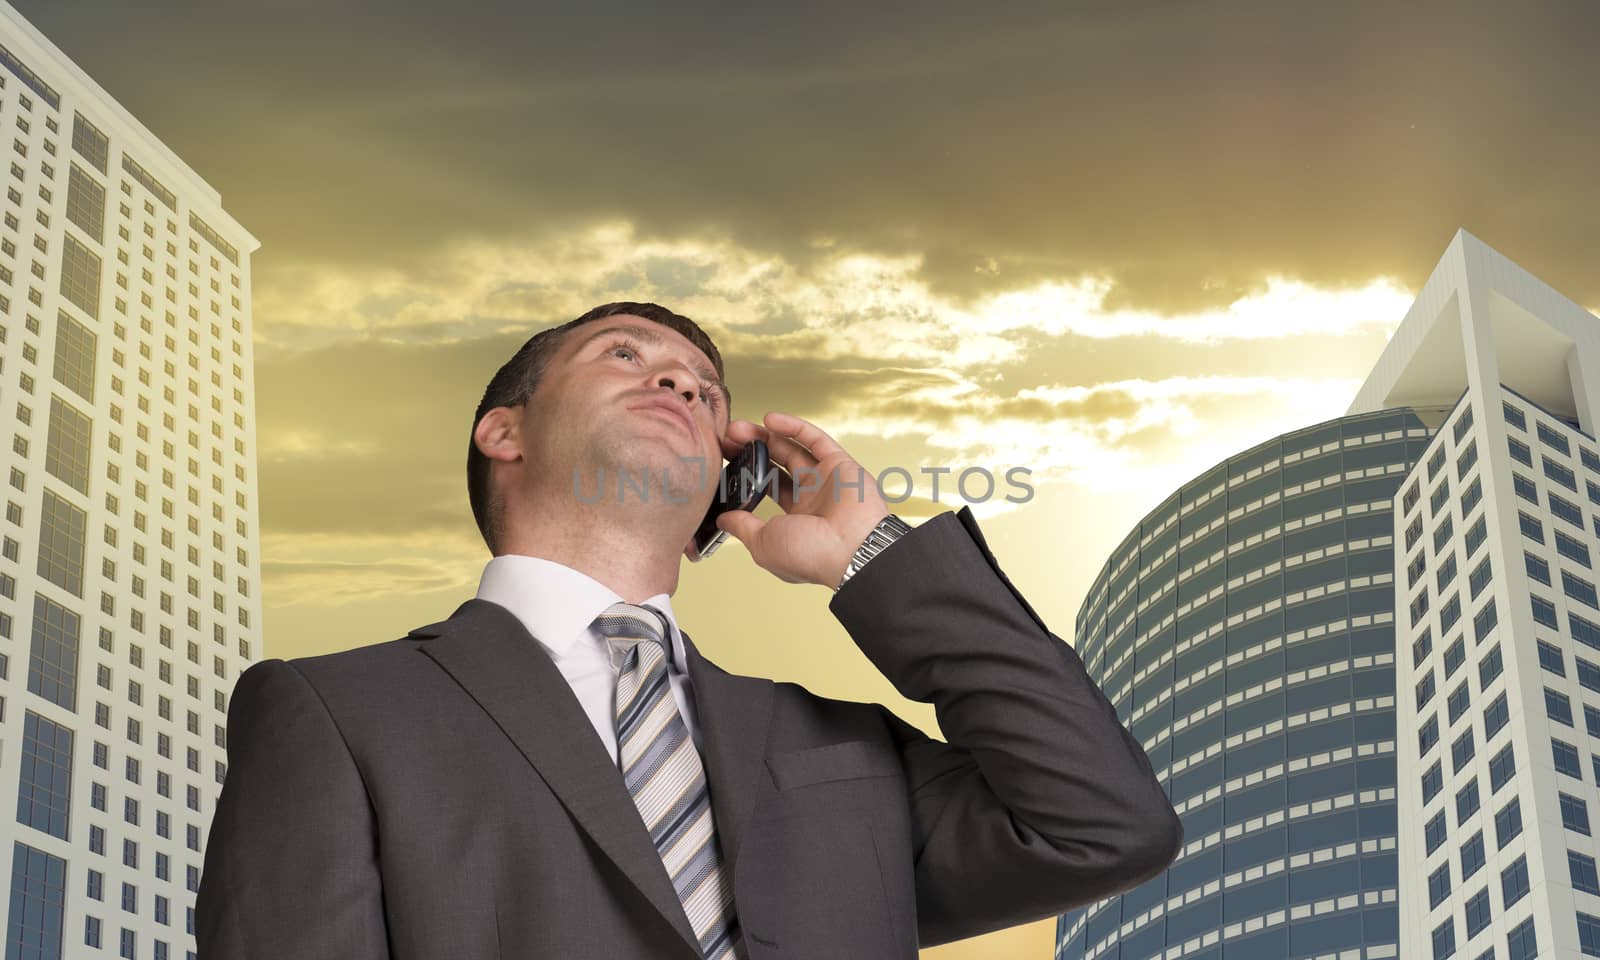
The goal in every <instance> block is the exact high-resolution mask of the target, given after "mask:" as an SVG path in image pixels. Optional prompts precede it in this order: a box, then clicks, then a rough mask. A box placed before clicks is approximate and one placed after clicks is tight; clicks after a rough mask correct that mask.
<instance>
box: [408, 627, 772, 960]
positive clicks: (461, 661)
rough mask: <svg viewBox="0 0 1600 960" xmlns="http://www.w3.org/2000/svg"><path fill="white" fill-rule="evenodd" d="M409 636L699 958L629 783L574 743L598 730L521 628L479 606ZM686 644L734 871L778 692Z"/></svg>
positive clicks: (594, 750)
mask: <svg viewBox="0 0 1600 960" xmlns="http://www.w3.org/2000/svg"><path fill="white" fill-rule="evenodd" d="M410 635H412V636H418V637H422V638H425V639H426V638H431V639H427V642H425V643H423V644H421V645H420V647H419V649H420V650H421V651H422V652H423V653H424V654H426V655H427V656H428V657H430V658H432V659H433V660H434V662H436V663H437V664H438V665H439V666H440V667H441V668H442V669H443V670H444V671H445V672H446V673H448V674H450V676H451V677H453V678H454V679H455V680H456V682H457V683H459V684H460V685H461V687H462V689H464V690H465V691H466V692H467V694H468V695H469V696H471V697H472V698H473V699H474V700H475V701H477V703H478V705H479V706H480V707H482V708H483V710H484V711H485V712H486V713H488V714H489V716H490V717H492V718H493V719H494V720H495V722H496V723H497V724H498V725H499V726H500V728H501V730H503V731H504V732H505V734H506V736H507V737H509V738H510V739H511V741H512V742H513V743H514V744H516V746H517V748H518V749H519V750H520V751H521V752H522V754H523V756H524V757H526V758H527V760H528V762H529V763H530V764H531V765H532V766H533V768H534V770H535V771H536V772H537V774H538V775H539V776H540V778H542V779H543V780H544V781H545V783H546V784H547V785H548V786H549V787H550V789H551V791H552V792H554V793H555V794H556V796H557V797H558V798H559V799H560V800H561V802H562V804H563V806H565V807H566V809H567V811H568V813H569V814H571V816H572V818H573V820H574V821H575V822H576V823H577V825H578V826H579V827H580V828H581V829H582V830H583V831H584V832H585V833H587V834H588V835H589V836H590V838H591V839H592V840H593V841H594V843H595V845H596V846H597V847H599V848H600V850H601V851H603V852H604V853H605V855H606V856H607V857H609V858H610V859H611V861H612V862H613V863H615V864H616V865H617V867H618V868H619V869H620V870H621V872H622V873H623V875H624V876H626V877H627V878H628V880H629V881H630V882H631V883H632V884H633V885H634V886H635V887H636V888H637V889H638V890H639V892H640V893H642V894H643V895H644V897H645V898H646V899H647V900H649V902H650V903H651V904H652V905H654V906H655V908H656V910H657V911H658V912H659V913H660V915H661V917H662V919H663V920H664V922H665V923H667V924H668V925H670V926H671V927H672V929H674V930H676V931H677V933H678V935H679V937H680V938H681V939H683V941H684V944H685V947H686V948H687V949H688V950H689V951H690V952H689V953H688V954H686V956H694V957H698V956H699V948H698V945H697V940H696V938H695V936H694V932H693V930H692V929H691V928H690V926H689V921H688V917H687V916H685V914H684V911H683V905H682V904H681V903H679V901H678V898H677V894H676V893H675V892H674V890H673V887H672V881H671V878H670V877H668V875H667V871H666V867H665V866H664V865H663V864H662V862H661V857H660V854H658V853H657V852H656V849H655V846H654V845H653V844H652V843H651V842H650V836H649V834H648V832H646V830H645V829H644V824H643V823H642V822H641V821H640V819H639V811H638V808H637V807H636V806H635V805H634V802H633V798H632V797H631V796H629V794H628V791H627V789H626V787H624V786H623V782H622V776H621V774H620V773H619V771H618V770H617V768H616V766H615V764H613V763H612V762H611V758H610V757H609V756H608V755H607V753H606V751H605V749H604V747H603V746H602V745H601V744H600V742H599V740H598V738H594V739H590V738H585V737H579V738H577V739H578V740H581V741H582V746H581V747H579V745H578V744H576V743H575V740H574V735H573V732H574V731H580V730H590V729H592V724H591V723H590V720H589V718H588V716H587V715H586V714H585V713H584V712H583V709H582V707H580V706H579V704H578V700H577V698H576V697H575V696H573V693H572V688H571V687H570V686H568V684H567V681H566V679H565V678H564V677H563V676H562V675H561V673H560V672H559V671H558V670H557V669H556V666H555V664H554V662H552V661H551V659H550V657H549V656H548V655H547V653H546V652H545V651H544V650H543V649H542V648H541V647H540V646H539V645H538V643H536V642H535V641H534V639H533V637H532V636H531V635H530V634H529V633H528V630H527V628H526V627H524V626H523V625H522V622H521V621H520V620H519V619H518V618H517V617H516V616H515V615H513V614H512V613H511V612H510V611H509V610H507V609H506V608H505V607H502V606H500V605H499V604H496V603H493V602H490V601H488V600H483V599H479V598H476V597H475V598H473V599H471V600H468V601H466V602H465V603H463V604H462V605H461V606H459V607H457V608H456V610H455V612H454V613H452V614H451V615H450V617H449V618H448V619H446V620H441V621H438V622H436V623H431V624H428V625H427V626H424V627H418V628H417V629H415V630H412V631H411V633H410ZM683 643H684V650H685V656H686V659H687V661H688V669H689V679H690V682H691V684H692V686H693V690H694V698H695V704H696V709H697V713H698V717H699V720H700V729H701V738H702V755H703V757H704V760H705V767H706V777H707V780H708V781H709V788H710V794H711V808H712V815H713V817H714V818H715V821H716V828H717V838H718V842H719V844H720V845H721V847H722V853H723V861H724V864H725V867H726V868H727V869H730V870H736V868H737V857H738V853H739V849H740V847H741V846H742V841H743V838H744V833H745V828H746V826H747V825H748V822H749V819H750V815H751V812H752V810H753V809H754V806H755V798H756V793H757V790H758V787H759V784H760V772H761V768H762V765H763V763H764V758H765V756H766V740H767V728H768V725H769V722H770V719H771V709H772V699H773V684H772V681H770V680H765V679H762V678H759V677H745V676H736V675H734V674H730V673H728V672H726V671H724V670H722V669H721V668H720V667H717V666H716V665H715V664H713V663H711V662H710V661H709V660H706V659H705V658H704V657H702V656H701V655H700V653H699V651H698V650H697V649H696V648H695V646H694V643H693V641H692V640H691V639H690V637H689V635H688V634H687V633H685V634H683ZM734 877H737V873H736V872H735V873H734Z"/></svg>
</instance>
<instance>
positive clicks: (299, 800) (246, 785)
mask: <svg viewBox="0 0 1600 960" xmlns="http://www.w3.org/2000/svg"><path fill="white" fill-rule="evenodd" d="M375 832H376V831H375V819H374V817H373V813H372V808H371V804H370V802H369V800H368V797H367V791H366V787H365V785H364V784H363V782H362V779H361V775H360V771H359V770H358V769H357V767H356V764H355V760H354V758H353V757H352V756H351V754H350V750H349V748H348V747H347V746H346V744H345V741H344V738H343V737H342V736H341V734H340V733H339V730H338V728H337V726H336V725H335V724H334V721H333V717H332V716H331V715H330V714H329V712H328V709H327V707H326V705H325V704H324V703H323V701H322V698H321V697H320V696H319V695H318V693H317V692H316V690H315V689H314V688H313V687H312V686H311V684H310V683H309V682H308V681H307V680H306V678H305V677H304V675H302V674H301V672H300V671H299V669H298V668H296V667H295V666H294V664H292V663H287V662H285V661H283V660H264V661H262V662H260V663H256V664H254V665H252V666H251V667H249V668H248V669H246V670H245V671H244V672H243V673H242V674H240V675H239V679H238V682H237V683H236V684H235V685H234V690H233V699H232V702H231V703H230V704H229V706H228V772H227V776H226V777H225V778H224V781H223V785H222V794H221V796H220V797H219V798H218V800H217V808H216V811H215V814H214V816H213V818H212V821H211V832H210V835H209V837H208V839H207V843H206V852H205V864H204V869H203V872H202V874H201V880H200V890H199V892H198V894H197V896H196V900H195V937H196V941H197V945H198V949H199V956H200V960H278V958H281V957H295V958H296V960H388V958H389V948H388V937H387V929H386V926H385V921H384V912H383V891H382V885H381V883H380V880H379V874H378V861H377V843H376V836H375Z"/></svg>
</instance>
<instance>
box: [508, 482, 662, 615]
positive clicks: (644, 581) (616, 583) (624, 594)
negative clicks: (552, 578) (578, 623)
mask: <svg viewBox="0 0 1600 960" xmlns="http://www.w3.org/2000/svg"><path fill="white" fill-rule="evenodd" d="M640 506H641V509H625V508H624V509H619V508H618V506H617V505H616V504H615V503H593V504H576V505H575V504H573V503H572V501H571V500H570V498H569V499H568V500H567V501H566V503H564V504H563V509H560V510H556V509H539V508H538V507H537V506H534V507H528V506H521V507H517V506H512V505H508V508H507V516H506V518H505V529H504V533H503V535H502V537H501V543H500V549H499V551H498V552H499V553H501V554H506V553H515V554H521V555H524V556H529V557H539V558H540V559H543V560H550V561H553V562H555V563H559V564H562V565H563V566H567V567H571V568H572V569H574V570H577V571H579V572H580V573H583V574H586V575H588V576H590V577H593V578H594V579H595V580H596V581H598V582H600V583H602V584H605V585H606V586H607V587H609V588H611V589H612V590H614V591H616V593H617V595H618V596H620V597H621V598H622V599H623V601H624V602H627V603H639V602H641V601H643V600H647V599H649V598H650V597H653V596H655V595H656V594H658V593H665V594H667V595H668V596H671V595H672V594H673V593H674V592H676V591H677V589H678V571H679V569H680V565H681V563H682V561H683V545H684V543H687V542H688V534H687V533H685V534H683V536H682V538H681V540H682V542H675V539H674V538H675V537H676V536H677V534H676V533H674V532H668V531H664V530H661V529H660V525H661V524H663V523H664V522H672V521H677V520H678V519H679V518H678V517H676V516H673V515H671V514H668V513H664V512H663V511H662V510H661V509H660V506H659V505H654V506H649V505H640Z"/></svg>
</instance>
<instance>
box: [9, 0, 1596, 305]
mask: <svg viewBox="0 0 1600 960" xmlns="http://www.w3.org/2000/svg"><path fill="white" fill-rule="evenodd" d="M17 5H18V7H19V8H20V9H21V10H22V12H23V13H24V14H25V15H26V16H28V17H29V18H30V19H31V20H32V21H33V22H34V23H35V24H36V25H37V26H39V27H40V29H41V30H43V31H44V32H45V34H46V35H48V36H50V37H52V38H53V39H54V40H55V41H56V42H58V43H59V44H60V45H61V46H62V47H63V48H64V49H65V51H66V52H67V54H68V55H69V56H71V57H73V58H74V59H75V60H76V61H77V62H78V63H80V64H81V65H82V66H83V67H84V68H85V69H86V70H87V71H88V72H89V73H90V75H91V76H93V77H94V78H95V79H96V80H97V81H98V82H100V83H101V85H102V86H104V87H105V88H106V89H108V90H109V91H111V92H112V93H113V95H114V96H116V97H117V99H118V100H119V101H121V102H122V103H124V104H125V105H126V106H127V107H128V108H129V109H130V110H131V111H132V112H133V113H134V115H135V116H137V117H139V118H140V119H141V120H142V121H144V122H145V123H146V124H147V125H148V126H149V127H150V128H151V129H152V130H153V131H154V132H155V133H156V135H157V136H160V137H161V138H162V139H163V140H164V141H165V142H167V143H168V144H169V145H170V146H171V147H172V148H173V149H174V150H175V151H176V152H177V153H178V154H179V155H180V156H182V157H183V158H185V159H186V160H187V161H188V162H190V163H191V164H192V165H193V166H194V167H195V169H196V170H197V171H199V172H200V174H201V175H202V176H204V177H206V178H207V180H208V181H210V182H211V183H213V184H214V185H216V186H217V187H218V188H219V189H220V190H221V191H222V194H223V197H224V201H225V203H226V204H227V206H228V208H229V209H230V210H231V211H232V212H233V213H235V214H236V215H237V216H238V218H239V219H240V221H241V222H242V223H244V224H245V225H246V226H247V227H249V228H250V229H251V230H253V231H254V232H255V233H256V234H257V235H258V236H259V237H261V239H262V240H263V243H264V245H263V247H262V250H261V251H260V253H259V254H258V258H257V260H256V267H257V271H258V276H259V277H260V278H261V279H262V280H264V281H268V282H272V275H273V274H274V273H276V272H279V271H282V272H283V276H284V280H283V281H282V282H284V283H287V282H288V276H289V274H290V272H292V271H293V270H294V269H295V266H296V265H297V264H306V263H309V264H314V265H318V266H330V267H339V268H346V269H348V270H350V271H352V272H354V271H357V270H362V269H368V268H375V267H378V266H384V267H388V268H391V269H394V270H398V271H401V272H404V273H407V274H417V273H425V272H427V271H428V270H430V269H431V264H433V262H434V261H435V260H436V259H437V257H438V256H439V254H440V253H441V252H442V251H448V250H451V249H454V248H456V247H458V246H459V245H460V244H461V243H463V242H468V241H484V242H486V243H489V244H490V245H492V246H498V247H514V246H517V245H520V244H522V243H523V242H524V241H526V240H528V239H529V238H532V239H533V240H534V241H536V242H543V241H551V242H558V241H560V240H562V239H564V238H569V237H572V236H574V235H579V234H582V233H583V231H585V230H586V229H588V227H589V226H590V225H592V224H594V223H598V222H608V221H617V220H626V221H630V222H633V223H635V224H637V225H638V227H637V236H638V238H639V239H640V240H642V241H646V242H653V241H659V240H663V239H671V238H679V237H684V236H701V235H706V236H721V237H726V238H728V241H729V242H730V243H731V244H732V245H734V246H736V247H738V248H739V249H742V250H746V251H749V252H750V253H751V254H752V256H754V257H756V258H758V259H760V258H775V259H777V260H780V261H783V262H785V263H790V264H794V265H797V266H798V267H799V268H801V269H806V268H809V267H811V266H813V265H814V264H815V263H817V262H820V261H822V260H831V259H834V258H837V257H838V256H840V255H842V254H847V253H859V254H864V255H866V256H868V257H870V258H874V259H876V260H878V261H884V262H887V261H893V260H896V259H897V258H912V260H913V262H914V263H915V266H914V268H913V273H914V275H915V277H916V278H917V279H918V280H919V281H920V282H922V283H923V284H925V285H926V287H927V288H928V289H929V290H931V291H933V292H934V293H935V294H936V295H937V296H939V297H940V298H942V299H946V300H949V301H950V302H953V303H958V304H965V305H968V306H970V304H971V303H972V302H974V301H976V300H979V299H981V298H983V297H985V296H988V295H992V294H994V293H996V292H998V291H1006V290H1009V291H1019V290H1028V289H1035V288H1045V287H1047V286H1048V285H1051V284H1061V285H1066V287H1067V288H1069V289H1075V288H1076V286H1077V285H1080V284H1083V283H1086V282H1094V283H1099V282H1104V283H1107V284H1109V286H1107V287H1106V288H1105V301H1104V303H1103V306H1104V308H1105V309H1106V310H1108V311H1113V312H1114V311H1118V310H1127V311H1130V312H1132V313H1149V314H1157V315H1175V314H1185V315H1193V316H1202V315H1206V314H1207V313H1208V312H1214V311H1217V310H1220V309H1222V308H1224V307H1226V306H1227V305H1228V304H1231V303H1234V302H1235V301H1238V300H1240V299H1241V298H1250V297H1253V296H1255V295H1257V294H1260V293H1261V292H1262V291H1264V290H1267V289H1269V286H1270V284H1271V283H1272V282H1273V278H1279V282H1283V283H1289V284H1303V285H1307V286H1309V287H1311V288H1315V289H1320V290H1328V289H1334V288H1340V287H1348V286H1356V287H1364V286H1366V285H1368V284H1369V283H1371V282H1373V281H1374V280H1376V279H1378V278H1384V277H1388V278H1393V282H1394V283H1395V284H1397V285H1398V286H1399V287H1402V288H1408V289H1409V288H1415V287H1417V286H1418V285H1419V284H1420V282H1421V280H1422V279H1423V278H1424V277H1425V276H1426V275H1427V273H1428V272H1429V270H1431V268H1432V266H1433V265H1434V263H1435V261H1436V259H1437V257H1438V255H1439V253H1440V251H1442V250H1443V248H1444V246H1445V244H1446V243H1447V242H1448V240H1449V238H1450V237H1451V235H1452V234H1453V233H1454V231H1455V230H1456V229H1457V228H1459V227H1466V228H1467V229H1469V230H1471V231H1472V232H1473V233H1475V234H1476V235H1477V236H1479V237H1482V238H1483V239H1484V240H1485V241H1486V242H1488V243H1490V244H1491V245H1493V246H1495V247H1496V248H1498V249H1500V250H1502V251H1503V252H1505V253H1506V254H1507V255H1508V256H1511V257H1512V258H1513V259H1515V260H1517V261H1518V262H1520V263H1522V264H1524V265H1525V266H1527V267H1528V268H1530V269H1531V270H1533V272H1535V273H1536V274H1537V275H1539V276H1540V277H1542V278H1544V279H1545V280H1547V281H1549V282H1550V283H1551V284H1552V285H1554V286H1555V287H1556V288H1557V289H1560V290H1563V291H1564V292H1566V293H1567V294H1568V295H1569V296H1572V297H1574V298H1575V299H1576V300H1578V302H1580V303H1596V302H1600V277H1597V276H1596V275H1595V273H1594V271H1593V270H1592V269H1591V263H1590V261H1591V260H1592V256H1591V255H1590V250H1591V248H1592V243H1591V242H1590V241H1589V239H1588V238H1589V236H1590V234H1591V233H1592V225H1591V224H1590V223H1589V222H1588V221H1589V218H1588V217H1587V216H1586V215H1585V211H1587V210H1590V209H1592V208H1593V207H1594V206H1595V203H1596V201H1597V200H1600V196H1597V194H1596V191H1597V190H1600V186H1597V185H1596V182H1595V180H1594V178H1593V177H1592V176H1591V175H1590V171H1589V165H1588V163H1587V161H1586V158H1587V157H1588V156H1590V155H1592V153H1593V151H1594V148H1595V147H1596V146H1597V145H1600V117H1597V116H1596V114H1595V112H1594V111H1593V110H1592V109H1590V108H1589V104H1588V100H1589V97H1588V96H1587V91H1589V90H1592V89H1594V87H1595V85H1596V82H1597V81H1600V61H1597V60H1596V58H1594V57H1593V56H1592V55H1591V51H1590V50H1589V49H1588V48H1587V46H1586V45H1585V44H1583V43H1582V42H1581V40H1580V38H1582V37H1586V36H1591V35H1593V33H1594V28H1595V27H1596V26H1597V25H1600V24H1597V23H1596V18H1597V17H1600V10H1597V9H1596V8H1594V7H1592V5H1572V4H1564V3H1542V4H1541V3H1534V4H1523V5H1519V6H1518V7H1517V8H1515V9H1514V10H1513V9H1511V8H1504V9H1500V8H1473V9H1464V8H1461V7H1460V6H1459V5H1453V4H1441V3H1436V2H1422V3H1417V4H1410V5H1407V6H1406V7H1404V8H1403V9H1400V8H1396V7H1394V6H1393V5H1392V4H1384V3H1377V2H1375V0H1369V2H1364V3H1355V4H1336V5H1328V4H1324V5H1320V6H1311V7H1308V6H1305V5H1291V6H1285V5H1282V4H1273V3H1267V2H1265V0H1233V2H1224V3H1214V4H1202V5H1197V4H1178V3H1157V4H1154V5H1144V6H1142V7H1138V8H1135V7H1130V6H1127V5H1121V6H1119V5H1112V4H1095V5H1083V4H1075V5H1067V6H1062V5H1046V4H1016V5H1007V6H1005V7H1003V8H985V9H984V10H983V11H981V12H979V11H977V10H976V9H975V8H972V7H970V6H969V5H961V4H946V3H923V4H915V5H912V4H904V3H900V4H896V3H887V4H872V5H861V4H832V3H823V4H811V5H806V6H805V7H804V8H803V9H800V8H792V9H791V8H785V7H781V6H778V7H772V6H767V7H762V8H749V9H744V8H741V9H739V10H737V11H735V10H730V9H723V8H719V7H717V6H715V5H690V6H688V7H682V6H673V7H672V8H670V10H664V9H657V8H652V7H651V6H649V5H643V4H627V5H617V4H606V3H599V4H586V5H581V6H569V7H566V8H562V9H559V10H550V9H543V8H537V7H533V6H527V5H522V4H512V3H509V2H501V0H496V2H486V0H478V2H475V3H466V4H458V5H455V6H452V7H450V8H449V10H448V11H447V12H446V11H444V10H442V9H440V8H438V7H437V5H431V4H421V3H406V2H386V3H383V4H381V5H380V4H377V3H375V2H347V3H340V4H335V5H332V6H329V5H326V4H311V3H308V2H304V0H286V2H283V3H274V4H270V5H255V6H249V5H239V4H227V5H202V4H192V3H178V2H175V0H161V2H152V3H144V4H137V5H128V4H120V3H111V2H110V0H82V2H76V3H72V4H59V3H46V2H43V0H19V3H18V4H17ZM286 51H293V53H292V55H290V54H288V53H286ZM151 63H174V64H182V65H183V69H181V70H152V69H150V66H149V65H150V64H151ZM1486 131H1487V132H1486ZM673 269H683V270H685V272H684V273H683V274H682V275H679V276H677V277H676V278H675V279H671V280H669V279H668V278H667V277H665V276H656V277H655V278H654V279H649V278H648V277H647V279H648V280H649V282H651V283H652V284H654V285H656V286H657V287H658V288H660V289H663V290H682V289H687V288H688V287H689V286H690V285H694V284H703V283H705V282H707V281H708V280H709V279H711V278H705V277H700V276H699V275H697V274H695V273H694V272H693V269H692V268H691V267H688V266H686V265H684V264H681V263H680V264H678V265H676V266H674V267H673ZM439 306H440V307H447V306H448V304H442V305H439ZM419 309H420V308H419ZM262 316H263V317H265V316H266V314H262ZM1202 328H1204V324H1202Z"/></svg>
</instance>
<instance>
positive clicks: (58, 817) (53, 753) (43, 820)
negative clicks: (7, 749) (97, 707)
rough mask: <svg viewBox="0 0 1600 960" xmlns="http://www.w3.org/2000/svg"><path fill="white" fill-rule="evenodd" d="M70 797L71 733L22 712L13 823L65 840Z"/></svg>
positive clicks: (39, 717) (30, 713)
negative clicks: (20, 763) (23, 714)
mask: <svg viewBox="0 0 1600 960" xmlns="http://www.w3.org/2000/svg"><path fill="white" fill-rule="evenodd" d="M71 794H72V731H71V730H70V729H68V728H66V727H64V726H60V725H58V724H56V723H54V722H52V721H51V720H49V719H47V718H45V717H42V716H40V715H39V714H37V713H34V712H33V711H32V710H29V711H27V712H26V715H25V717H24V720H23V733H22V773H21V777H20V778H19V780H18V784H17V822H18V823H23V824H26V825H28V826H30V827H33V828H34V829H36V830H42V831H43V832H45V833H48V834H50V835H51V836H53V837H58V838H60V839H62V840H65V839H67V826H68V823H67V821H68V811H69V810H70V809H71V800H72V797H71Z"/></svg>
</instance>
